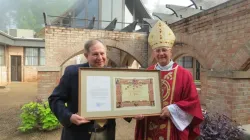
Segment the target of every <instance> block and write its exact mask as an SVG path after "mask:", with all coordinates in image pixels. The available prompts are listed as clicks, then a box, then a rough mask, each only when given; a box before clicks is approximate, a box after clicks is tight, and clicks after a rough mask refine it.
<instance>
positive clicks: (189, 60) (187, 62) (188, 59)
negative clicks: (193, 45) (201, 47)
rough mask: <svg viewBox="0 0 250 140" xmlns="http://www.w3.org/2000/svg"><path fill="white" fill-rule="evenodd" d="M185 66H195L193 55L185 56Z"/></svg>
mask: <svg viewBox="0 0 250 140" xmlns="http://www.w3.org/2000/svg"><path fill="white" fill-rule="evenodd" d="M184 66H185V68H192V67H193V57H191V56H185V58H184Z"/></svg>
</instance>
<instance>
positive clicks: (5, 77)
mask: <svg viewBox="0 0 250 140" xmlns="http://www.w3.org/2000/svg"><path fill="white" fill-rule="evenodd" d="M5 55H6V60H5V61H6V64H5V66H0V76H1V77H0V86H1V85H6V84H7V83H9V82H11V56H14V55H16V56H21V66H22V67H21V82H36V81H37V68H38V67H40V66H25V65H24V64H25V63H24V47H20V46H8V47H7V49H6V52H5Z"/></svg>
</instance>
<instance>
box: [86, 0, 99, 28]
mask: <svg viewBox="0 0 250 140" xmlns="http://www.w3.org/2000/svg"><path fill="white" fill-rule="evenodd" d="M87 10H88V12H87V13H88V17H87V18H88V19H92V18H93V16H95V20H99V0H88V7H87ZM89 22H90V21H89ZM89 22H88V24H89ZM94 28H98V21H95V24H94Z"/></svg>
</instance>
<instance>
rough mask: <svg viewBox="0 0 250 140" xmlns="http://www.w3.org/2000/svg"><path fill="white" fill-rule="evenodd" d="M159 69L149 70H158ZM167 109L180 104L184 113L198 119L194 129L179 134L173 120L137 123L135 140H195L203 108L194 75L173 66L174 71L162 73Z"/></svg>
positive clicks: (154, 117)
mask: <svg viewBox="0 0 250 140" xmlns="http://www.w3.org/2000/svg"><path fill="white" fill-rule="evenodd" d="M155 68H156V65H153V66H150V67H149V68H148V69H149V70H152V69H155ZM161 84H162V94H163V96H162V97H163V107H165V106H168V105H170V104H176V105H177V106H178V107H179V108H180V109H182V110H183V111H184V112H186V113H189V114H190V115H192V116H194V117H193V120H192V122H191V123H190V125H189V126H188V127H187V128H186V129H185V130H183V131H179V130H178V129H177V128H176V127H175V125H174V124H173V123H172V121H171V119H170V118H166V119H161V118H160V117H159V116H152V117H145V118H144V119H143V120H140V121H137V122H136V129H135V140H194V139H195V138H196V137H197V136H198V135H199V134H200V129H199V124H200V123H201V122H202V121H203V116H202V111H201V105H200V101H199V97H198V94H197V90H196V86H195V84H194V81H193V78H192V75H191V73H190V72H189V71H188V70H186V69H184V68H183V67H181V66H179V65H177V64H176V63H174V64H173V69H172V70H169V71H161Z"/></svg>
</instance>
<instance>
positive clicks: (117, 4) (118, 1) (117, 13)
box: [112, 0, 123, 30]
mask: <svg viewBox="0 0 250 140" xmlns="http://www.w3.org/2000/svg"><path fill="white" fill-rule="evenodd" d="M122 10H123V0H113V5H112V20H113V19H115V18H117V22H123V16H122V15H123V11H122ZM122 28H123V26H122V23H116V27H115V29H116V30H120V29H122Z"/></svg>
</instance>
